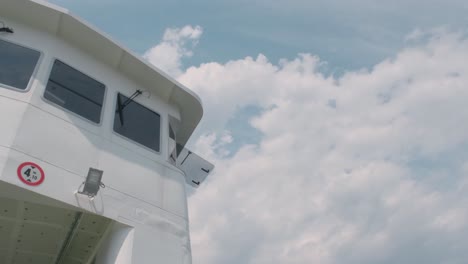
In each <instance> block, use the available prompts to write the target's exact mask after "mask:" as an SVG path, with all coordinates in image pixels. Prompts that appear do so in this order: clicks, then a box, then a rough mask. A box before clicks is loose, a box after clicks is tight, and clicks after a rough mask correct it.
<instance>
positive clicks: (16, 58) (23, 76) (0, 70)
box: [0, 40, 40, 90]
mask: <svg viewBox="0 0 468 264" xmlns="http://www.w3.org/2000/svg"><path fill="white" fill-rule="evenodd" d="M39 56H40V53H39V52H38V51H35V50H32V49H28V48H25V47H21V46H18V45H16V44H13V43H10V42H6V41H3V40H0V83H3V84H6V85H8V86H11V87H14V88H18V89H21V90H25V89H26V88H27V87H28V84H29V80H30V79H31V76H32V74H33V72H34V69H35V68H36V65H37V62H38V61H39Z"/></svg>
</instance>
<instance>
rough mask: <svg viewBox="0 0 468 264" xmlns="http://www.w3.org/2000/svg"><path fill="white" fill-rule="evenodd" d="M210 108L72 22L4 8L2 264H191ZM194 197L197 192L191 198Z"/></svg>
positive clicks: (0, 5)
mask: <svg viewBox="0 0 468 264" xmlns="http://www.w3.org/2000/svg"><path fill="white" fill-rule="evenodd" d="M202 115H203V107H202V103H201V100H200V98H199V97H198V96H197V95H196V94H195V93H194V92H192V91H191V90H189V89H188V88H186V87H184V86H183V85H182V84H180V83H178V82H177V81H176V80H174V79H173V78H171V77H170V76H168V75H167V74H165V73H164V72H163V71H161V70H159V69H158V68H156V67H154V66H153V65H151V64H149V63H148V62H147V61H145V60H144V59H142V58H141V57H140V56H139V55H138V54H135V53H133V52H131V51H130V50H129V49H127V48H125V47H123V46H122V45H120V44H118V43H117V42H116V41H114V40H112V39H111V38H110V37H109V36H107V35H106V34H104V33H103V32H101V31H99V30H98V29H96V28H95V27H94V26H92V25H90V24H89V23H87V22H85V21H83V20H82V19H80V18H78V17H77V16H75V15H72V14H71V13H70V12H69V11H68V10H66V9H63V8H61V7H58V6H55V5H52V4H50V3H48V2H44V1H39V0H0V263H2V264H115V263H118V264H130V263H132V264H154V263H163V264H164V263H167V264H189V263H191V262H192V257H191V246H190V233H189V217H188V208H187V189H188V188H197V187H198V186H200V184H202V183H203V181H204V180H205V179H206V177H207V176H208V174H210V173H211V172H212V171H213V169H214V166H213V165H212V164H211V163H210V162H208V161H206V160H205V159H203V158H201V157H200V156H199V155H197V154H195V153H193V152H192V151H190V150H189V149H187V148H186V147H185V146H186V144H187V141H188V140H189V138H190V136H191V135H192V133H193V131H194V129H195V128H196V126H197V125H198V123H199V122H200V119H201V118H202ZM187 187H188V188H187Z"/></svg>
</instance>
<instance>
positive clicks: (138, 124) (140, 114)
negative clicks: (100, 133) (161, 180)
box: [114, 94, 161, 151]
mask: <svg viewBox="0 0 468 264" xmlns="http://www.w3.org/2000/svg"><path fill="white" fill-rule="evenodd" d="M128 100H129V99H128V97H126V96H123V95H121V94H118V95H117V106H116V109H115V117H114V131H115V132H117V133H119V134H121V135H122V136H124V137H127V138H129V139H131V140H133V141H135V142H138V143H140V144H142V145H144V146H146V147H148V148H150V149H153V150H155V151H159V133H160V130H159V129H160V119H161V117H160V115H159V114H157V113H155V112H153V111H151V110H149V109H148V108H146V107H144V106H142V105H141V104H139V103H137V102H135V101H128Z"/></svg>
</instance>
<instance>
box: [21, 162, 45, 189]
mask: <svg viewBox="0 0 468 264" xmlns="http://www.w3.org/2000/svg"><path fill="white" fill-rule="evenodd" d="M16 172H17V174H18V178H19V179H20V180H21V181H22V182H23V183H24V184H27V185H30V186H37V185H40V184H41V183H42V182H43V181H44V179H45V174H44V170H42V168H41V167H40V166H39V165H37V164H36V163H33V162H23V163H21V164H20V165H19V166H18V170H17V171H16Z"/></svg>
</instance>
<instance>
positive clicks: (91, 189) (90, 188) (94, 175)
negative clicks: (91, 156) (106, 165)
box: [78, 168, 105, 198]
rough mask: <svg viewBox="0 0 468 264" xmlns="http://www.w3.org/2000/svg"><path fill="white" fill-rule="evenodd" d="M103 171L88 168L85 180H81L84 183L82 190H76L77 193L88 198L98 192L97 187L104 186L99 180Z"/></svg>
mask: <svg viewBox="0 0 468 264" xmlns="http://www.w3.org/2000/svg"><path fill="white" fill-rule="evenodd" d="M103 173H104V172H103V171H102V170H98V169H94V168H89V171H88V176H87V177H86V181H85V182H83V184H84V187H83V191H81V192H78V193H79V194H83V195H87V196H88V197H89V198H93V197H95V196H96V194H97V193H98V192H99V188H101V187H102V188H104V187H105V185H104V184H103V183H102V182H101V179H102V174H103Z"/></svg>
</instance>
